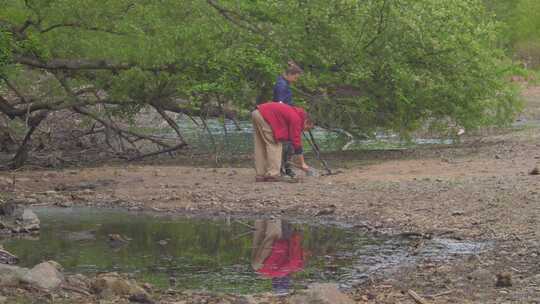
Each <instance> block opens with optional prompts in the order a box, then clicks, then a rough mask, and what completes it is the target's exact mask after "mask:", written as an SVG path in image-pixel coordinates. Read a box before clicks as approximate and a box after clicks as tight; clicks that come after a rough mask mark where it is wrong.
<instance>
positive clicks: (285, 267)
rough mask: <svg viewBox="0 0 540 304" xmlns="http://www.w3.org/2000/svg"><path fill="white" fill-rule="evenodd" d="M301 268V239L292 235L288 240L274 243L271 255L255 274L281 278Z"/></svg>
mask: <svg viewBox="0 0 540 304" xmlns="http://www.w3.org/2000/svg"><path fill="white" fill-rule="evenodd" d="M303 268H304V250H303V249H302V237H301V236H300V235H299V234H298V233H294V234H293V235H292V236H291V238H290V239H289V240H286V239H279V240H276V241H274V244H273V245H272V253H271V254H270V256H269V257H267V258H266V260H264V264H263V267H262V268H260V269H259V270H257V272H258V273H259V274H261V275H262V276H265V277H268V278H281V277H284V276H288V275H289V274H291V273H293V272H298V271H300V270H302V269H303Z"/></svg>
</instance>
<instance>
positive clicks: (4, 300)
mask: <svg viewBox="0 0 540 304" xmlns="http://www.w3.org/2000/svg"><path fill="white" fill-rule="evenodd" d="M7 300H8V298H6V297H4V296H0V304H4V303H7Z"/></svg>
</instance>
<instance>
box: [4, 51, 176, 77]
mask: <svg viewBox="0 0 540 304" xmlns="http://www.w3.org/2000/svg"><path fill="white" fill-rule="evenodd" d="M14 59H15V62H17V63H19V64H23V65H26V66H30V67H34V68H40V69H45V70H111V71H118V70H128V69H131V68H133V67H136V66H138V65H137V64H134V63H117V62H111V61H107V60H89V59H51V60H49V61H42V60H39V59H37V58H31V57H27V56H20V55H15V56H14ZM185 67H186V66H185V65H179V64H174V63H170V64H165V65H162V66H158V67H140V68H141V69H142V70H145V71H153V72H160V71H167V72H171V73H172V72H180V71H182V70H183V69H184V68H185Z"/></svg>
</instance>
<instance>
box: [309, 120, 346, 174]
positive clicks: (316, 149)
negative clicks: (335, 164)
mask: <svg viewBox="0 0 540 304" xmlns="http://www.w3.org/2000/svg"><path fill="white" fill-rule="evenodd" d="M307 132H308V134H309V137H308V136H306V133H305V132H302V133H303V134H304V138H305V139H306V140H307V141H308V142H309V144H310V145H311V147H312V148H313V152H314V153H315V157H316V158H317V159H318V160H319V161H320V162H321V164H322V165H323V167H324V169H325V170H326V173H324V174H321V175H334V174H338V173H339V172H332V170H331V169H330V167H329V166H328V163H327V162H326V161H325V160H324V159H323V158H322V157H321V150H320V149H319V145H317V142H316V141H315V137H313V133H311V130H310V131H307Z"/></svg>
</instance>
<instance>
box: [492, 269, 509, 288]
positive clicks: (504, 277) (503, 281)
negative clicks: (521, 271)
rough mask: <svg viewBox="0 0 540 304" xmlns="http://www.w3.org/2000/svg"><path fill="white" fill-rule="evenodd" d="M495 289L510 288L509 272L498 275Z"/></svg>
mask: <svg viewBox="0 0 540 304" xmlns="http://www.w3.org/2000/svg"><path fill="white" fill-rule="evenodd" d="M496 276H497V282H496V283H495V286H496V287H511V286H512V274H511V273H509V272H503V273H498V274H497V275H496Z"/></svg>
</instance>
